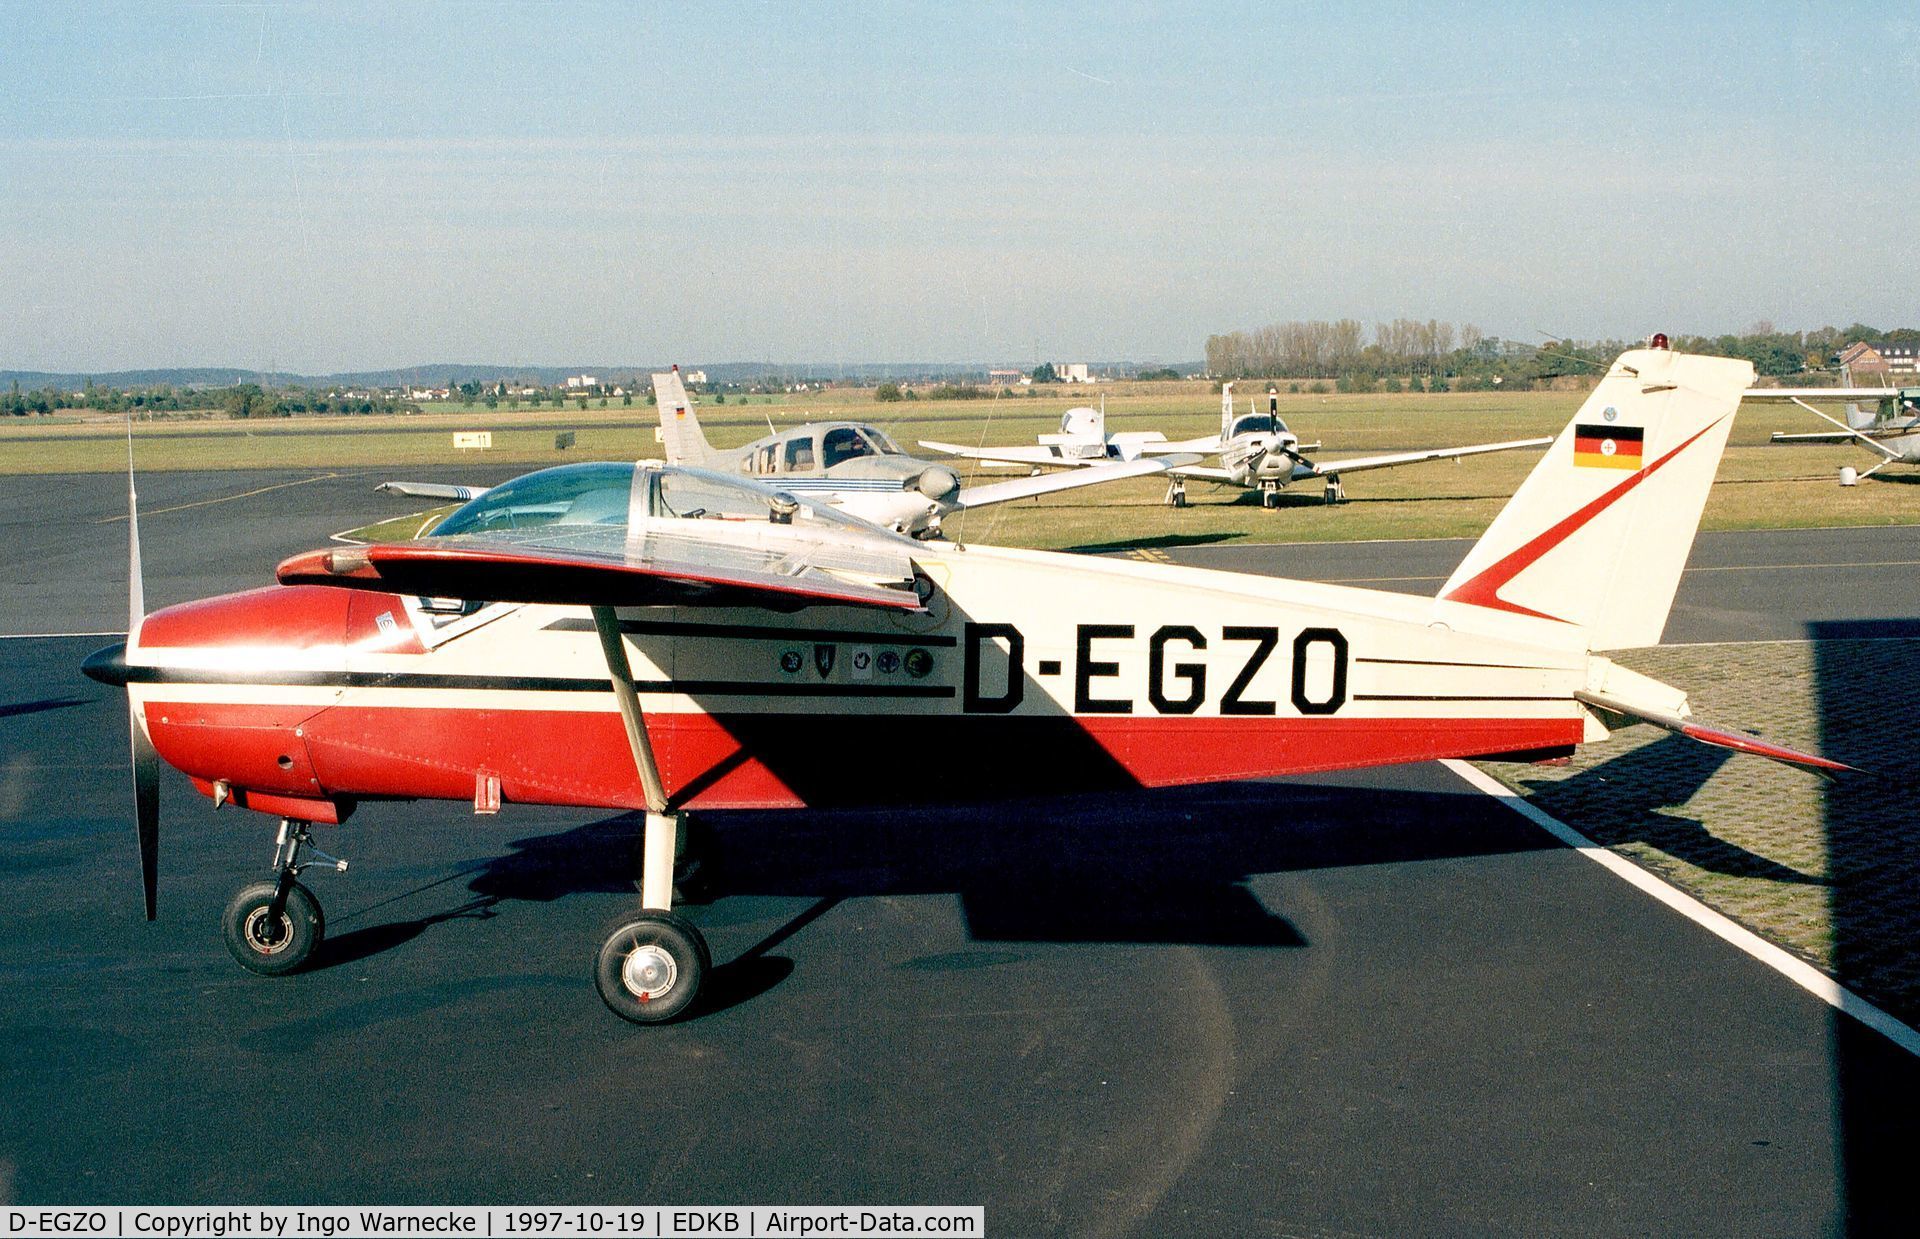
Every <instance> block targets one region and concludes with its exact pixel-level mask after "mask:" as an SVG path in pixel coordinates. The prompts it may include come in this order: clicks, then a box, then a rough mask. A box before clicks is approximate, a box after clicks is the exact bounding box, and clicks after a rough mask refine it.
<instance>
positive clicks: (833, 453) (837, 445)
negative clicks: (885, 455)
mask: <svg viewBox="0 0 1920 1239" xmlns="http://www.w3.org/2000/svg"><path fill="white" fill-rule="evenodd" d="M872 455H874V450H873V445H872V444H870V443H868V442H867V441H866V440H865V439H863V438H861V437H860V432H859V431H858V430H855V429H854V428H853V427H852V426H835V427H834V428H833V429H832V430H829V431H827V433H826V437H825V438H823V439H821V440H820V464H821V465H822V466H823V467H824V468H828V469H831V468H833V467H834V466H835V465H837V464H841V463H844V462H845V461H849V460H853V459H855V458H856V457H860V456H872Z"/></svg>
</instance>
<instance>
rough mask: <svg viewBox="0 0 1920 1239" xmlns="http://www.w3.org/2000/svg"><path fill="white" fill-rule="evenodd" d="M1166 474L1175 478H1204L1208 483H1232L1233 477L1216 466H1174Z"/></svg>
mask: <svg viewBox="0 0 1920 1239" xmlns="http://www.w3.org/2000/svg"><path fill="white" fill-rule="evenodd" d="M1167 472H1168V473H1171V474H1173V475H1174V476H1176V477H1183V478H1204V479H1206V480H1207V481H1209V482H1231V481H1233V475H1232V474H1231V473H1228V472H1227V471H1226V470H1225V469H1222V468H1220V467H1219V466H1218V465H1176V466H1174V467H1173V468H1171V469H1169V470H1167Z"/></svg>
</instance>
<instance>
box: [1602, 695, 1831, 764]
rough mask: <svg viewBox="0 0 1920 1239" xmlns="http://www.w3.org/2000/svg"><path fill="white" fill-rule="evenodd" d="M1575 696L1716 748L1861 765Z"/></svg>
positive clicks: (1790, 760) (1616, 701)
mask: <svg viewBox="0 0 1920 1239" xmlns="http://www.w3.org/2000/svg"><path fill="white" fill-rule="evenodd" d="M1574 697H1575V698H1577V699H1578V700H1579V701H1581V702H1582V703H1584V704H1586V705H1590V706H1592V707H1594V708H1595V709H1597V710H1604V711H1606V712H1607V713H1609V714H1618V715H1621V716H1622V717H1625V718H1630V719H1633V720H1634V721H1636V722H1641V723H1652V724H1653V725H1654V726H1655V727H1659V728H1661V729H1663V730H1666V731H1670V732H1673V733H1674V734H1675V735H1678V736H1685V737H1687V739H1689V740H1698V741H1699V742H1700V743H1702V744H1711V745H1713V746H1714V747H1715V748H1722V749H1732V750H1733V751H1734V752H1736V753H1751V754H1753V755H1754V756H1755V757H1765V758H1767V759H1768V760H1770V761H1777V762H1784V763H1785V764H1787V765H1789V766H1804V767H1806V768H1808V769H1810V770H1818V771H1820V772H1822V773H1825V774H1839V773H1841V772H1843V771H1856V772H1857V771H1858V770H1859V767H1858V766H1849V765H1847V764H1846V763H1845V762H1839V761H1834V760H1833V759H1832V758H1829V757H1822V756H1820V755H1819V754H1818V753H1802V752H1801V751H1799V750H1798V749H1790V748H1787V747H1786V746H1785V745H1780V744H1773V743H1770V742H1768V741H1766V740H1762V739H1761V738H1760V737H1758V736H1752V735H1748V734H1747V733H1746V732H1744V731H1728V730H1725V729H1724V728H1720V727H1711V726H1708V725H1707V724H1705V723H1696V722H1694V721H1692V720H1691V719H1684V718H1681V717H1680V716H1679V715H1677V714H1668V713H1666V712H1664V711H1661V710H1650V709H1648V708H1646V707H1645V706H1638V705H1634V704H1633V703H1632V702H1629V701H1624V700H1622V699H1620V698H1618V697H1610V696H1607V695H1606V694H1604V693H1593V692H1586V691H1578V692H1575V693H1574Z"/></svg>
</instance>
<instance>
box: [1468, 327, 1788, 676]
mask: <svg viewBox="0 0 1920 1239" xmlns="http://www.w3.org/2000/svg"><path fill="white" fill-rule="evenodd" d="M1752 383H1753V367H1752V366H1751V365H1750V364H1748V363H1747V362H1744V361H1734V360H1730V359H1728V358H1723V357H1695V356H1690V355H1687V354H1684V353H1674V352H1670V351H1668V350H1667V349H1664V348H1646V349H1634V350H1631V351H1629V352H1626V353H1623V354H1621V356H1620V357H1619V359H1618V360H1616V361H1615V362H1614V363H1613V366H1612V368H1611V369H1609V370H1608V371H1607V376H1606V377H1605V378H1604V379H1602V380H1600V384H1599V386H1598V387H1595V388H1594V390H1593V394H1592V395H1591V396H1589V397H1588V398H1587V401H1586V403H1585V404H1582V405H1581V406H1580V411H1579V412H1578V413H1576V414H1574V417H1573V420H1572V421H1571V422H1570V423H1568V425H1567V427H1566V429H1564V430H1562V431H1561V432H1560V436H1559V438H1557V439H1555V440H1554V442H1553V446H1552V447H1550V448H1548V449H1547V453H1546V455H1545V456H1544V457H1543V458H1542V459H1541V461H1540V463H1539V464H1538V465H1536V466H1535V467H1534V470H1533V472H1532V473H1531V474H1529V475H1528V477H1527V480H1526V482H1525V483H1523V484H1522V485H1521V487H1520V489H1519V491H1518V492H1516V493H1515V495H1514V497H1513V499H1512V500H1511V501H1510V502H1509V503H1508V504H1507V506H1506V507H1505V508H1503V509H1501V512H1500V515H1499V516H1497V517H1496V518H1494V522H1493V524H1492V525H1491V526H1490V527H1489V528H1488V529H1487V532H1486V533H1485V534H1484V535H1483V536H1482V537H1481V539H1480V541H1479V542H1477V543H1475V544H1474V547H1473V549H1472V550H1471V551H1469V552H1467V557H1466V559H1465V560H1463V561H1462V562H1461V564H1460V566H1459V567H1458V568H1457V569H1455V570H1454V573H1453V576H1452V577H1450V578H1448V580H1447V583H1446V585H1445V586H1444V587H1443V588H1442V589H1441V591H1440V597H1441V598H1443V599H1447V600H1450V601H1453V602H1464V603H1471V604H1473V605H1475V606H1481V607H1489V608H1492V609H1494V610H1500V611H1510V612H1515V613H1518V614H1521V615H1534V616H1542V617H1545V618H1549V619H1556V620H1560V621H1562V622H1565V623H1569V624H1577V625H1579V626H1581V627H1582V628H1585V629H1586V630H1587V648H1588V649H1590V650H1611V649H1624V648H1628V647H1631V646H1638V645H1654V644H1657V643H1658V642H1659V640H1660V632H1661V630H1662V629H1663V628H1665V627H1666V622H1667V612H1668V611H1669V610H1670V609H1671V608H1672V606H1673V595H1674V591H1675V590H1676V589H1678V588H1679V585H1680V572H1681V569H1682V568H1684V567H1685V566H1686V561H1687V554H1688V552H1689V551H1690V550H1691V548H1692V546H1693V536H1694V533H1695V532H1696V531H1697V530H1698V529H1699V526H1700V511H1701V509H1702V508H1703V507H1704V506H1705V504H1706V501H1707V491H1708V489H1709V488H1710V487H1711V486H1712V485H1713V476H1714V472H1715V470H1716V469H1717V468H1718V467H1719V463H1720V454H1721V452H1722V450H1723V449H1725V447H1726V443H1727V435H1728V433H1729V432H1730V431H1731V430H1732V429H1733V415H1734V411H1735V410H1736V409H1737V408H1739V405H1740V397H1741V394H1742V393H1743V392H1744V391H1745V390H1746V389H1747V388H1748V387H1749V386H1751V385H1752Z"/></svg>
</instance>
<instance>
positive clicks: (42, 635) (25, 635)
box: [0, 628, 127, 641]
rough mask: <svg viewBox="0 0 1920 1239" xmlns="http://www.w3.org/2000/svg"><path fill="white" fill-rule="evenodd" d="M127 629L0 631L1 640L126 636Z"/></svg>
mask: <svg viewBox="0 0 1920 1239" xmlns="http://www.w3.org/2000/svg"><path fill="white" fill-rule="evenodd" d="M126 635H127V632H126V629H124V628H123V629H121V630H120V631H118V632H0V641H44V640H46V639H48V638H49V637H124V636H126Z"/></svg>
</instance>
